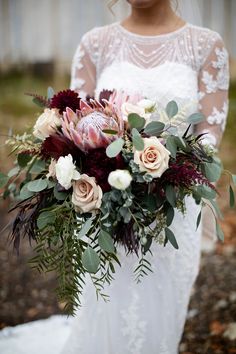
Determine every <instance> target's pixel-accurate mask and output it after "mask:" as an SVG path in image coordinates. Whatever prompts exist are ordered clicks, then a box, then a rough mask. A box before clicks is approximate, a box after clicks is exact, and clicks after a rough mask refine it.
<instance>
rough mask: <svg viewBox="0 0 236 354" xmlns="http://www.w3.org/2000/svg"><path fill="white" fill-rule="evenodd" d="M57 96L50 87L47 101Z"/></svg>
mask: <svg viewBox="0 0 236 354" xmlns="http://www.w3.org/2000/svg"><path fill="white" fill-rule="evenodd" d="M54 95H55V92H54V90H53V88H52V87H51V86H49V87H48V89H47V99H48V100H51V99H52V98H53V96H54Z"/></svg>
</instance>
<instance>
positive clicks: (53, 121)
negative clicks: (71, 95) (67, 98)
mask: <svg viewBox="0 0 236 354" xmlns="http://www.w3.org/2000/svg"><path fill="white" fill-rule="evenodd" d="M59 126H61V119H60V115H59V113H58V110H57V109H54V108H53V109H49V108H46V109H45V110H44V113H42V114H41V115H40V116H39V117H38V119H37V121H36V123H35V126H34V130H33V134H34V136H35V137H36V138H38V139H41V140H44V139H45V138H47V137H48V136H49V135H51V134H53V133H55V131H56V130H57V128H58V127H59Z"/></svg>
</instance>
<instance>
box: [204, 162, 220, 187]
mask: <svg viewBox="0 0 236 354" xmlns="http://www.w3.org/2000/svg"><path fill="white" fill-rule="evenodd" d="M203 170H204V174H205V176H206V178H207V179H208V180H209V181H210V182H217V181H218V180H219V178H220V176H221V172H222V167H221V165H219V164H218V163H214V162H213V163H210V162H206V163H204V165H203Z"/></svg>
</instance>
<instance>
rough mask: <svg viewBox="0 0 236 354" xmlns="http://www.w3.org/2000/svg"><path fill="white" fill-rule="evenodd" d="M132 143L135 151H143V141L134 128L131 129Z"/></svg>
mask: <svg viewBox="0 0 236 354" xmlns="http://www.w3.org/2000/svg"><path fill="white" fill-rule="evenodd" d="M132 141H133V145H134V147H135V149H136V150H138V151H142V150H143V149H144V141H143V139H142V137H141V135H140V134H139V132H138V130H137V129H136V128H133V129H132Z"/></svg>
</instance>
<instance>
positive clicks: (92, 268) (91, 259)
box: [82, 246, 100, 273]
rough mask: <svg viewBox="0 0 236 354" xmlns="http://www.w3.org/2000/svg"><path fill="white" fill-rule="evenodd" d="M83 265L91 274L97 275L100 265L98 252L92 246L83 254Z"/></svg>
mask: <svg viewBox="0 0 236 354" xmlns="http://www.w3.org/2000/svg"><path fill="white" fill-rule="evenodd" d="M82 264H83V266H84V268H85V269H86V270H87V271H88V272H89V273H96V272H97V271H98V267H99V264H100V259H99V256H98V254H97V252H96V251H95V250H94V249H93V248H92V247H90V246H88V247H87V248H86V250H85V251H84V253H83V254H82Z"/></svg>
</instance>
